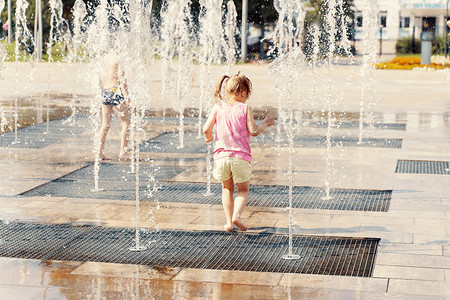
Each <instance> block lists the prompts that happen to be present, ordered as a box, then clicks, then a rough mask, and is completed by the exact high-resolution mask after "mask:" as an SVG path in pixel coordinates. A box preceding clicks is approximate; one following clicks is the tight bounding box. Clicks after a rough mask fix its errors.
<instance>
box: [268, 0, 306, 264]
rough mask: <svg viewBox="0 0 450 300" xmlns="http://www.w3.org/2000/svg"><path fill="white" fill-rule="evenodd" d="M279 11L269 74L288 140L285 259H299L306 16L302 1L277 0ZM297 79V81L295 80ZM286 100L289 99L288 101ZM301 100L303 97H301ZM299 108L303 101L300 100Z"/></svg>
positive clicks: (280, 125) (281, 124) (279, 140)
mask: <svg viewBox="0 0 450 300" xmlns="http://www.w3.org/2000/svg"><path fill="white" fill-rule="evenodd" d="M274 5H275V9H276V10H277V11H278V14H279V15H278V22H277V25H276V27H275V29H274V33H273V37H274V40H275V44H274V48H273V49H271V51H273V52H275V51H276V53H278V57H277V58H276V59H275V60H274V61H273V62H272V63H271V64H270V66H269V71H270V74H271V75H273V76H274V77H275V84H276V89H277V91H278V92H279V98H278V120H277V123H278V124H277V133H278V134H277V137H278V145H279V144H280V142H281V136H282V129H283V128H284V132H285V133H286V136H287V138H288V140H289V158H288V165H289V169H288V174H287V175H288V179H289V207H288V208H287V209H288V211H289V248H288V254H287V255H284V256H283V259H288V260H290V259H299V258H300V256H299V255H296V254H293V251H292V240H293V236H292V234H293V227H294V225H295V218H294V214H293V210H292V204H293V203H292V201H293V199H292V197H293V154H294V139H295V136H296V134H297V131H298V125H299V124H298V122H295V120H294V107H295V105H294V95H297V96H298V97H299V96H300V95H301V93H300V92H298V91H297V92H296V88H297V89H298V88H299V84H298V83H299V82H300V81H301V80H300V78H301V76H302V70H303V68H304V61H305V58H304V54H303V51H302V48H301V47H300V44H301V43H300V41H299V40H298V39H299V38H300V36H301V32H302V29H303V23H304V18H305V11H304V7H303V3H300V2H298V1H293V0H283V1H275V2H274ZM294 82H295V83H296V84H294ZM286 100H287V101H286ZM298 100H300V98H298ZM298 106H299V108H300V101H299V104H298Z"/></svg>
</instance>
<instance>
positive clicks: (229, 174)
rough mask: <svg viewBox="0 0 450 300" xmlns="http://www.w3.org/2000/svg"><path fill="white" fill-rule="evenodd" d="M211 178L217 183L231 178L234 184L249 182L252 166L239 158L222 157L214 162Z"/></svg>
mask: <svg viewBox="0 0 450 300" xmlns="http://www.w3.org/2000/svg"><path fill="white" fill-rule="evenodd" d="M213 176H214V178H215V179H217V180H218V181H226V180H228V179H230V178H233V181H234V182H235V183H243V182H246V181H249V180H250V178H251V176H252V165H251V164H250V162H248V161H246V160H243V159H240V158H236V157H222V158H219V159H216V160H215V161H214V171H213Z"/></svg>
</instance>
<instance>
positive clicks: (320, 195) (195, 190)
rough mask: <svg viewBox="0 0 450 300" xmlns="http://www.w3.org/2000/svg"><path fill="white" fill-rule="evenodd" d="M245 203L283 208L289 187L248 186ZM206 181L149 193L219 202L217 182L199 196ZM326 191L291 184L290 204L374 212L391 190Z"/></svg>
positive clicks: (387, 200)
mask: <svg viewBox="0 0 450 300" xmlns="http://www.w3.org/2000/svg"><path fill="white" fill-rule="evenodd" d="M250 189H251V192H250V197H249V200H248V204H247V205H249V206H259V207H287V206H288V204H289V195H288V194H289V189H288V187H286V186H275V185H272V186H267V185H252V186H251V187H250ZM205 192H206V184H204V183H190V182H177V183H172V182H169V183H166V184H163V185H162V186H161V188H160V189H159V190H158V191H156V192H155V193H154V194H153V197H154V199H156V200H158V201H163V202H180V203H198V204H217V205H220V204H221V203H222V202H221V185H220V184H212V185H211V192H212V193H213V196H203V194H205ZM325 196H326V191H325V190H324V189H321V188H314V187H307V186H294V187H293V190H292V207H294V208H304V209H326V210H350V211H378V212H386V211H388V210H389V204H390V201H391V196H392V191H391V190H351V189H332V190H330V196H331V197H332V199H325Z"/></svg>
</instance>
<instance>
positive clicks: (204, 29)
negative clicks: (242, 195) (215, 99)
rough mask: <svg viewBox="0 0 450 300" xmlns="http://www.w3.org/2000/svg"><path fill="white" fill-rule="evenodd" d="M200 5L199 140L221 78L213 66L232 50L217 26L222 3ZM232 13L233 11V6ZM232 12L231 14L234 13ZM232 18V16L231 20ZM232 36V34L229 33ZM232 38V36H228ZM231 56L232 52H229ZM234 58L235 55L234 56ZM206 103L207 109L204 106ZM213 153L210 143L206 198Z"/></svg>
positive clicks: (213, 0)
mask: <svg viewBox="0 0 450 300" xmlns="http://www.w3.org/2000/svg"><path fill="white" fill-rule="evenodd" d="M200 5H201V7H202V9H201V13H200V18H199V23H200V32H199V43H200V45H202V49H201V52H200V53H199V57H198V60H199V62H200V105H199V112H198V138H200V137H201V136H202V122H203V111H204V110H205V111H209V110H210V109H211V97H210V91H212V90H213V88H214V81H213V78H219V76H213V75H212V69H211V64H213V63H214V64H217V65H220V64H221V62H222V59H223V58H224V57H225V58H226V59H227V60H228V58H227V56H226V55H227V50H226V49H230V48H228V46H227V43H226V41H225V38H224V35H225V33H224V31H223V28H222V26H217V24H222V4H221V2H220V1H216V0H200ZM230 6H231V8H230V9H231V11H232V5H231V4H230ZM231 11H230V13H232V12H231ZM231 17H232V16H231V15H230V18H231ZM229 34H231V33H229ZM228 37H229V38H230V36H228ZM228 53H229V54H230V55H233V54H232V51H231V50H230V51H228ZM233 56H234V55H233ZM204 103H206V107H205V108H204V107H203V105H204ZM211 152H212V145H211V143H208V145H207V155H206V173H207V183H206V192H205V193H204V194H203V195H204V196H212V195H213V193H212V192H211V175H212V164H211Z"/></svg>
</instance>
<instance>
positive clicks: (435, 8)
mask: <svg viewBox="0 0 450 300" xmlns="http://www.w3.org/2000/svg"><path fill="white" fill-rule="evenodd" d="M449 1H450V0H355V1H354V5H355V30H356V31H355V39H356V48H357V50H358V41H360V40H361V39H362V33H363V30H364V20H363V10H364V9H368V5H371V6H370V9H376V10H377V11H378V12H377V14H378V39H380V37H381V40H382V42H383V46H382V47H383V49H382V53H384V54H394V53H395V44H396V43H397V40H398V39H399V38H403V37H411V38H412V37H413V36H414V37H415V38H420V36H421V33H422V32H423V31H432V32H434V33H435V34H436V36H440V35H443V34H445V32H446V26H447V25H446V24H445V23H446V20H448V19H449V17H448V5H450V3H449ZM380 44H381V43H380Z"/></svg>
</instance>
